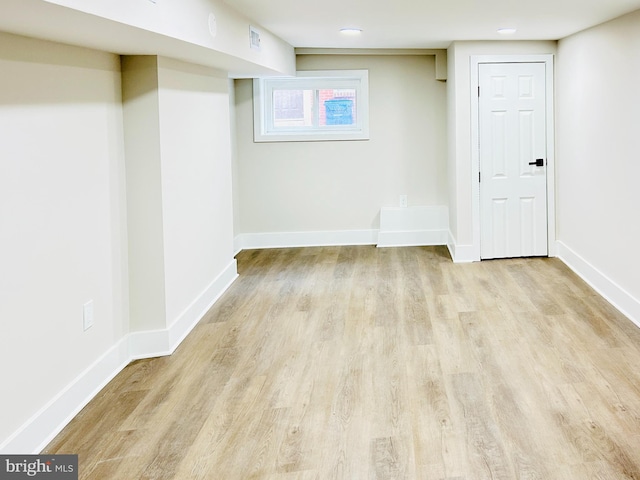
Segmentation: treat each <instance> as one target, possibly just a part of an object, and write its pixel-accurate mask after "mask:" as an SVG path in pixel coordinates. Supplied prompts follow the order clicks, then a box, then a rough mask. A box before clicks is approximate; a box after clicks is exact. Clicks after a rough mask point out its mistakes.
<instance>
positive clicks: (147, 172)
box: [0, 34, 237, 453]
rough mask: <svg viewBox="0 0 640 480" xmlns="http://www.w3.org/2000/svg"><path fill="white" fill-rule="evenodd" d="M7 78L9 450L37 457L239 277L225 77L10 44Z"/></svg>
mask: <svg viewBox="0 0 640 480" xmlns="http://www.w3.org/2000/svg"><path fill="white" fill-rule="evenodd" d="M0 69H1V71H2V72H3V75H2V76H0V132H1V136H0V151H2V152H3V154H2V156H1V157H0V166H1V170H2V175H0V245H2V249H1V250H0V273H1V275H0V295H2V297H1V298H0V318H1V319H2V322H0V376H1V377H2V378H3V383H2V385H3V387H2V388H3V389H2V400H1V406H0V452H2V453H35V452H37V451H38V450H39V449H40V448H42V447H44V446H45V445H46V443H47V441H49V440H50V439H51V438H52V436H53V435H55V433H57V432H58V431H59V430H60V429H61V428H62V427H63V426H64V425H65V424H66V422H68V421H69V420H70V419H71V418H72V417H73V416H74V415H75V414H76V413H77V412H78V411H79V409H80V408H82V406H84V405H85V404H86V402H88V401H89V400H90V399H91V398H92V397H93V395H95V394H96V393H97V392H98V391H99V390H100V389H101V388H102V386H104V385H105V384H106V382H108V381H109V380H110V379H111V378H112V377H113V376H114V375H116V374H117V373H118V372H119V371H120V370H121V369H122V368H123V367H124V366H125V365H126V364H127V363H128V362H129V361H130V360H131V359H133V358H140V357H149V356H155V355H157V354H168V353H171V352H172V351H173V350H174V349H175V348H176V346H177V345H178V344H179V343H180V341H181V340H182V338H184V336H185V335H187V334H188V333H189V331H190V330H191V328H192V327H193V326H194V325H195V323H197V321H199V319H200V318H201V317H202V315H203V314H204V313H205V312H206V311H207V310H208V308H209V307H210V306H211V305H212V303H213V302H215V300H216V299H217V298H218V297H219V296H220V295H221V294H222V293H223V292H224V290H226V288H227V287H228V286H229V285H230V283H231V282H232V281H233V280H234V279H235V278H236V277H237V272H236V263H235V260H234V258H233V210H232V179H231V166H232V165H231V140H230V136H231V129H230V112H229V102H230V99H229V92H228V88H229V80H228V78H227V76H226V74H225V73H223V72H220V71H218V70H215V69H213V68H209V67H202V66H197V65H191V64H185V63H182V62H179V61H176V60H170V59H166V58H162V57H160V58H156V57H128V58H124V59H123V61H122V63H121V59H120V57H119V56H116V55H112V54H107V53H101V52H97V51H91V50H85V49H80V48H76V47H70V46H65V45H61V44H54V43H49V42H43V41H36V40H31V39H27V38H23V37H15V36H11V35H6V34H0ZM121 70H122V71H121ZM123 78H124V81H123V80H122V79H123ZM123 91H124V94H123V93H122V92H123ZM123 103H124V108H123ZM128 226H130V227H131V228H128ZM129 274H131V276H129ZM88 300H93V301H94V312H95V324H94V326H93V327H91V328H90V329H89V330H87V331H83V318H82V311H83V308H82V307H83V304H84V303H85V302H87V301H88ZM129 307H131V308H129ZM5 381H6V383H4V382H5Z"/></svg>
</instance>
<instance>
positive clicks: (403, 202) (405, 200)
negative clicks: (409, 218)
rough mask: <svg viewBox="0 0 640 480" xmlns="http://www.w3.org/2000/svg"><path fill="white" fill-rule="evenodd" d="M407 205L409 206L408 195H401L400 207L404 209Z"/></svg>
mask: <svg viewBox="0 0 640 480" xmlns="http://www.w3.org/2000/svg"><path fill="white" fill-rule="evenodd" d="M407 205H408V203H407V196H406V195H400V206H401V207H402V208H406V206H407Z"/></svg>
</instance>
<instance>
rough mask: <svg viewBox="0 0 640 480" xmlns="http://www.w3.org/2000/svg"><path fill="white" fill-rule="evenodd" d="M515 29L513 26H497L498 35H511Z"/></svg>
mask: <svg viewBox="0 0 640 480" xmlns="http://www.w3.org/2000/svg"><path fill="white" fill-rule="evenodd" d="M516 31H517V30H516V29H515V28H510V27H509V28H499V29H498V33H499V34H500V35H513V34H514V33H516Z"/></svg>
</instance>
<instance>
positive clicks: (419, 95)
mask: <svg viewBox="0 0 640 480" xmlns="http://www.w3.org/2000/svg"><path fill="white" fill-rule="evenodd" d="M297 68H298V70H331V69H368V70H369V92H370V107H369V111H370V135H371V139H370V140H368V141H351V142H344V141H343V142H290V143H268V144H267V143H254V142H253V130H252V125H253V109H252V85H251V82H249V81H237V82H236V115H237V128H238V132H237V139H238V140H237V142H238V144H237V148H238V165H237V172H238V179H239V180H238V183H239V189H240V191H239V192H238V197H239V199H238V208H239V215H238V217H239V225H237V230H236V232H237V233H239V234H256V233H280V232H320V231H322V232H348V231H360V230H362V231H366V230H375V229H377V228H378V227H379V213H380V208H381V207H384V206H398V203H399V195H401V194H406V195H408V202H409V205H410V206H411V205H428V206H432V205H433V206H442V205H444V206H446V203H447V193H446V191H447V189H446V171H445V169H446V119H445V115H446V112H445V110H446V104H445V100H446V97H445V84H444V83H443V82H440V81H437V80H436V79H435V62H434V56H366V55H363V56H351V55H333V56H332V55H299V56H298V61H297Z"/></svg>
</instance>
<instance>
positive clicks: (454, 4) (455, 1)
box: [225, 0, 640, 48]
mask: <svg viewBox="0 0 640 480" xmlns="http://www.w3.org/2000/svg"><path fill="white" fill-rule="evenodd" d="M225 1H226V3H227V4H229V5H231V6H233V7H234V8H236V9H237V10H239V11H240V12H244V13H245V14H246V15H247V16H249V17H250V18H252V19H253V20H255V21H256V22H257V23H259V24H261V25H262V26H263V27H265V28H266V29H268V30H270V31H271V32H272V33H274V34H276V35H278V36H279V37H280V38H282V39H283V40H285V41H287V42H288V43H290V44H291V45H293V46H294V47H309V48H311V47H319V48H446V47H447V46H448V45H449V44H450V43H451V42H452V41H454V40H498V39H505V37H504V36H501V35H499V34H497V33H496V30H497V29H498V28H500V27H515V28H517V29H518V31H517V33H516V34H515V35H512V36H509V37H507V38H508V39H510V40H558V39H560V38H564V37H566V36H569V35H571V34H573V33H576V32H578V31H580V30H584V29H585V28H589V27H591V26H594V25H597V24H599V23H603V22H605V21H607V20H611V19H613V18H615V17H618V16H620V15H623V14H625V13H629V12H631V11H634V10H637V9H640V0H530V1H524V0H225ZM342 27H358V28H361V29H362V34H361V35H360V36H358V37H350V36H345V35H343V34H340V33H339V29H340V28H342Z"/></svg>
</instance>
